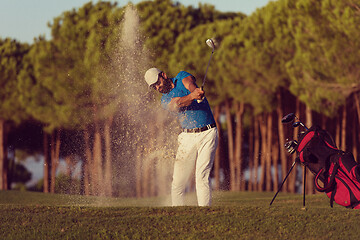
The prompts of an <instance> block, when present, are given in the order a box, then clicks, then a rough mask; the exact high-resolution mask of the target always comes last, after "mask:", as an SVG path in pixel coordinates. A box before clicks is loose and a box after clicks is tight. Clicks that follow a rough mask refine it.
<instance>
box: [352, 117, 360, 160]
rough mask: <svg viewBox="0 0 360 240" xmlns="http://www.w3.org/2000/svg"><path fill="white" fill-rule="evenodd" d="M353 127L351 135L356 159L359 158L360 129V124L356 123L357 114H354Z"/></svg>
mask: <svg viewBox="0 0 360 240" xmlns="http://www.w3.org/2000/svg"><path fill="white" fill-rule="evenodd" d="M353 121H354V123H353V126H354V127H353V128H352V131H351V137H352V153H353V155H354V158H355V161H357V160H358V150H357V145H358V139H357V137H358V131H359V126H357V124H356V115H355V114H354V115H353Z"/></svg>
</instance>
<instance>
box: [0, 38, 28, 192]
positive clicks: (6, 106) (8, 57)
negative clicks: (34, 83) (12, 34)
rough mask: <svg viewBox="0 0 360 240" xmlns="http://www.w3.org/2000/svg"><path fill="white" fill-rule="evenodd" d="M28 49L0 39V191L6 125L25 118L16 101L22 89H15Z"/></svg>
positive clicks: (0, 187) (5, 161) (5, 185)
mask: <svg viewBox="0 0 360 240" xmlns="http://www.w3.org/2000/svg"><path fill="white" fill-rule="evenodd" d="M28 49H29V46H28V45H27V44H21V43H19V42H17V41H15V40H11V39H9V38H6V39H4V40H3V39H0V59H1V60H0V61H1V64H0V83H1V86H2V88H1V91H0V97H1V102H0V190H7V189H8V179H7V178H8V173H7V171H8V159H7V134H8V131H9V129H8V128H7V124H8V123H9V122H14V123H20V122H21V120H22V119H25V118H26V117H27V115H26V114H24V111H23V108H22V106H21V105H20V103H19V101H18V96H19V95H20V94H21V92H22V90H23V89H19V88H17V75H18V74H19V72H20V70H21V68H22V57H23V56H24V55H25V54H26V52H27V51H28Z"/></svg>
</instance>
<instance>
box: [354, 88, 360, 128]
mask: <svg viewBox="0 0 360 240" xmlns="http://www.w3.org/2000/svg"><path fill="white" fill-rule="evenodd" d="M354 98H355V105H356V112H357V119H358V121H359V126H360V99H359V94H354Z"/></svg>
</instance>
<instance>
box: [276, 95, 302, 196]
mask: <svg viewBox="0 0 360 240" xmlns="http://www.w3.org/2000/svg"><path fill="white" fill-rule="evenodd" d="M295 116H300V101H299V99H298V98H297V99H296V113H295ZM298 133H299V128H298V127H296V128H294V129H293V135H292V136H293V137H292V139H296V137H297V136H298ZM284 145H285V144H284ZM284 145H282V146H281V147H282V149H281V151H282V152H284V153H285V148H284ZM295 161H296V154H295V153H294V154H292V163H293V162H295ZM292 163H291V164H292ZM285 167H286V172H287V171H288V169H290V166H287V161H286V165H285ZM286 174H287V173H286ZM285 176H286V175H283V178H284V177H285ZM296 177H297V167H294V168H293V170H292V172H291V174H290V176H289V183H288V191H289V192H291V193H295V192H296ZM285 185H286V184H284V186H285Z"/></svg>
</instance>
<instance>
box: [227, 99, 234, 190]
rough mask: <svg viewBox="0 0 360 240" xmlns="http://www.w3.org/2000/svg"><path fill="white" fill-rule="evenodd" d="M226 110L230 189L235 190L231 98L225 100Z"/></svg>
mask: <svg viewBox="0 0 360 240" xmlns="http://www.w3.org/2000/svg"><path fill="white" fill-rule="evenodd" d="M225 112H226V122H227V133H228V152H229V167H230V190H231V191H234V190H235V183H236V178H235V163H234V137H233V124H232V116H231V112H230V100H229V99H227V100H226V101H225Z"/></svg>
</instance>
